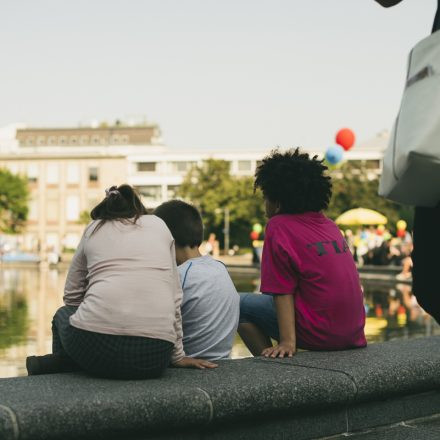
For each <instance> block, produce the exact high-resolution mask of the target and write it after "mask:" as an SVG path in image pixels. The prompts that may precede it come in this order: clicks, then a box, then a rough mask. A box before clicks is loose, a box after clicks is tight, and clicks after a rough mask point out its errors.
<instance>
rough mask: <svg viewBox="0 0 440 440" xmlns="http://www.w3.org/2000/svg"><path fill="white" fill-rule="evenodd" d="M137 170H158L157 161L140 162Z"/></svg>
mask: <svg viewBox="0 0 440 440" xmlns="http://www.w3.org/2000/svg"><path fill="white" fill-rule="evenodd" d="M137 170H138V171H139V172H142V173H143V172H154V171H156V162H138V163H137Z"/></svg>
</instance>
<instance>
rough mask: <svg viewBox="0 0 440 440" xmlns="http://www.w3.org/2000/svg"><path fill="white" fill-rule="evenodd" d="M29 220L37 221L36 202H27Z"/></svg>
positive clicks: (33, 200) (35, 200)
mask: <svg viewBox="0 0 440 440" xmlns="http://www.w3.org/2000/svg"><path fill="white" fill-rule="evenodd" d="M28 207H29V220H34V221H35V220H38V200H37V199H31V200H30V202H29V206H28Z"/></svg>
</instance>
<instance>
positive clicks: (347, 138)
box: [336, 128, 356, 151]
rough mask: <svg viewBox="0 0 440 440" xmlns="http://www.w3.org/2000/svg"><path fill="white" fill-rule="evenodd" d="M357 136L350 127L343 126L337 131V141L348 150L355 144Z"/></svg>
mask: <svg viewBox="0 0 440 440" xmlns="http://www.w3.org/2000/svg"><path fill="white" fill-rule="evenodd" d="M355 139H356V137H355V135H354V133H353V131H352V130H350V129H349V128H341V129H340V130H339V131H338V132H337V133H336V143H337V144H338V145H340V146H341V147H342V148H343V149H344V150H345V151H348V150H349V149H350V148H351V147H352V146H353V145H354V141H355Z"/></svg>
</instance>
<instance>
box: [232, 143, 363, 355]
mask: <svg viewBox="0 0 440 440" xmlns="http://www.w3.org/2000/svg"><path fill="white" fill-rule="evenodd" d="M326 170H327V167H326V166H325V165H323V163H322V161H320V160H318V159H317V157H316V156H315V157H312V158H311V157H310V156H309V155H308V154H307V153H302V152H300V150H299V149H298V148H297V149H295V150H289V151H287V152H285V153H282V152H280V151H278V150H274V151H273V152H272V153H271V154H270V155H269V156H266V157H265V158H264V159H263V161H262V163H261V165H260V166H259V167H258V168H257V170H256V173H255V184H254V188H255V189H257V188H261V190H262V191H263V195H264V203H265V209H266V215H267V217H268V218H269V221H268V223H267V226H266V232H265V240H264V247H263V256H262V262H261V292H262V293H263V295H259V294H254V293H243V294H240V324H239V333H240V336H241V337H242V339H243V341H244V342H245V344H246V345H247V347H248V348H249V350H250V351H251V353H252V354H253V355H254V356H258V355H261V354H263V355H264V356H267V357H273V358H275V357H284V356H293V354H294V353H295V352H296V350H297V348H303V349H309V350H343V349H347V348H357V347H365V346H366V344H367V341H366V339H365V334H364V325H365V309H364V305H363V293H362V290H361V286H360V282H359V276H358V273H357V270H356V266H355V262H354V259H353V256H352V254H351V252H350V249H349V247H348V245H347V243H346V242H345V240H344V237H343V236H342V235H341V232H340V231H339V228H338V227H337V226H336V224H335V223H333V222H332V221H331V220H329V219H328V218H327V217H326V216H325V215H324V214H323V213H322V211H323V210H324V209H326V208H327V206H328V203H329V200H330V196H331V181H330V177H328V176H327V175H326V174H325V172H326ZM271 338H272V339H275V340H277V341H278V344H277V345H276V346H272V342H271Z"/></svg>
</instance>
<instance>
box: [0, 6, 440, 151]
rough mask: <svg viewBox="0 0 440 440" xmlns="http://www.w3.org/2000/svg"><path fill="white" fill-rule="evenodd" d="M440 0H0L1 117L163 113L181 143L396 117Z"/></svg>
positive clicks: (162, 120) (240, 142)
mask: <svg viewBox="0 0 440 440" xmlns="http://www.w3.org/2000/svg"><path fill="white" fill-rule="evenodd" d="M436 4H437V2H436V1H435V0H404V1H403V2H402V3H401V4H400V5H398V6H395V7H393V8H389V9H385V8H382V7H380V6H379V5H378V4H377V3H376V2H374V1H373V0H308V1H307V0H75V1H72V0H70V1H69V0H62V1H61V0H38V1H35V0H1V2H0V57H1V58H0V59H1V62H0V126H4V125H7V124H10V123H15V122H22V123H25V124H27V125H29V126H37V127H40V126H41V127H48V126H51V127H52V126H77V125H78V124H79V123H81V124H83V125H86V124H89V123H90V122H91V121H93V120H98V121H107V122H109V123H111V122H113V121H114V120H116V119H121V120H123V121H129V120H146V121H149V122H155V123H157V124H159V126H160V128H161V130H162V135H163V139H164V142H165V144H166V145H168V146H170V147H173V148H176V149H179V148H185V149H188V148H206V149H235V148H240V149H265V148H270V147H273V146H281V147H290V146H304V147H306V148H310V149H324V148H325V147H327V146H329V145H331V144H333V142H334V136H335V133H336V131H337V130H338V129H339V128H341V127H350V128H352V129H353V130H354V132H355V133H356V136H357V140H358V141H360V142H361V141H363V140H367V139H369V138H371V137H374V136H375V135H376V134H377V133H378V132H379V131H381V130H383V129H386V128H389V127H390V126H391V125H392V122H393V119H394V117H395V115H396V113H397V110H398V106H399V101H400V97H401V93H402V90H403V82H404V77H405V70H406V60H407V55H408V53H409V51H410V49H411V47H412V46H413V45H415V44H416V43H417V42H418V41H419V40H421V39H422V38H425V37H426V36H428V35H429V33H430V30H431V26H432V21H433V18H434V13H435V6H436Z"/></svg>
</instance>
